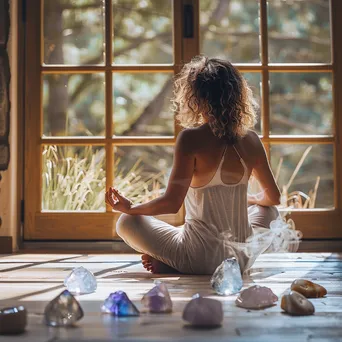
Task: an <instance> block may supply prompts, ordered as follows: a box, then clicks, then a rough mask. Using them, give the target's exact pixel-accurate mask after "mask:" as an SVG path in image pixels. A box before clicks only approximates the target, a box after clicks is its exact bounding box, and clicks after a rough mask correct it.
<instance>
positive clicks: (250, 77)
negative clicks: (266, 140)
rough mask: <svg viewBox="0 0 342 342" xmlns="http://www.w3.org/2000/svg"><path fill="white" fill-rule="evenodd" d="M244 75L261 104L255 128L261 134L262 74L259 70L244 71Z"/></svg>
mask: <svg viewBox="0 0 342 342" xmlns="http://www.w3.org/2000/svg"><path fill="white" fill-rule="evenodd" d="M243 76H244V77H245V79H246V80H247V83H248V85H249V87H250V88H251V90H252V91H253V95H254V98H255V100H256V101H257V103H258V105H259V108H258V110H257V115H258V122H257V123H256V125H255V128H254V130H255V131H256V132H257V133H258V134H261V115H260V114H261V89H260V87H261V74H260V73H258V72H244V73H243Z"/></svg>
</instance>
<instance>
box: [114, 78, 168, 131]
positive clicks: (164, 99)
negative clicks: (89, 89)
mask: <svg viewBox="0 0 342 342" xmlns="http://www.w3.org/2000/svg"><path fill="white" fill-rule="evenodd" d="M172 77H173V74H171V73H150V74H145V73H135V74H122V73H115V74H114V76H113V85H114V87H113V92H114V94H113V99H114V116H113V122H114V134H115V135H124V136H127V135H131V136H132V135H135V136H136V135H154V136H156V135H164V136H165V135H173V134H174V114H173V111H172V106H171V102H170V99H171V96H172Z"/></svg>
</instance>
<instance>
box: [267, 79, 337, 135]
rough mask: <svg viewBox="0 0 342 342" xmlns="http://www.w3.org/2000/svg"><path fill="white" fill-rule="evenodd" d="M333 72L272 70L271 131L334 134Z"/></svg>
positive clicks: (292, 133)
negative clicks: (276, 71)
mask: <svg viewBox="0 0 342 342" xmlns="http://www.w3.org/2000/svg"><path fill="white" fill-rule="evenodd" d="M331 77H332V76H331V74H330V73H270V130H271V132H270V133H271V134H290V135H295V134H332V121H333V108H332V107H333V103H332V79H331Z"/></svg>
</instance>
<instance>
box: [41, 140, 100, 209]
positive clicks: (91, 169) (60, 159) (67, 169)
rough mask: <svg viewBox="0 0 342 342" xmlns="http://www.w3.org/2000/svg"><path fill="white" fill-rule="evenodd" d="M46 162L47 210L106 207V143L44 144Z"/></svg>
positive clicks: (45, 198) (43, 195)
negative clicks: (93, 144)
mask: <svg viewBox="0 0 342 342" xmlns="http://www.w3.org/2000/svg"><path fill="white" fill-rule="evenodd" d="M42 163H43V173H42V184H43V193H42V209H43V210H68V211H70V210H75V211H77V210H96V211H105V202H104V193H105V187H106V152H105V149H104V148H103V147H91V146H87V147H85V146H52V145H49V146H44V149H43V158H42Z"/></svg>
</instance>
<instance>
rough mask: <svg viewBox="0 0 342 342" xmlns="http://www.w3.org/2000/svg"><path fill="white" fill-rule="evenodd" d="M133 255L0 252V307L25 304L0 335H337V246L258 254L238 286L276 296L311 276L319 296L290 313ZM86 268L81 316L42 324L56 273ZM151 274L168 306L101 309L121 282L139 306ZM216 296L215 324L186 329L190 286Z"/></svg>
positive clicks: (340, 326)
mask: <svg viewBox="0 0 342 342" xmlns="http://www.w3.org/2000/svg"><path fill="white" fill-rule="evenodd" d="M139 259H140V257H139V256H138V255H132V254H105V255H104V254H101V255H99V254H96V255H77V254H74V255H73V254H64V255H62V254H22V255H11V256H2V257H0V308H2V307H5V306H9V305H17V304H19V303H20V304H22V305H24V306H25V307H26V308H27V310H28V312H29V324H28V327H27V332H26V333H25V334H24V335H20V336H0V341H6V342H11V341H13V342H14V341H29V342H30V341H32V342H43V341H44V342H47V341H49V342H52V341H53V342H58V341H73V342H76V341H89V342H90V341H91V342H97V341H145V342H151V341H203V342H204V341H208V342H209V341H260V342H261V341H262V342H267V341H272V342H273V341H274V342H277V341H291V342H293V341H312V342H317V341H331V342H332V341H334V342H335V341H342V254H332V253H319V254H317V253H316V254H308V253H305V254H304V253H302V254H268V255H263V256H261V257H260V258H259V259H258V260H257V262H256V263H255V265H254V267H253V268H252V270H251V272H250V275H249V276H248V277H246V278H245V279H244V287H248V286H251V285H253V284H259V285H264V286H268V287H270V288H271V289H272V290H273V291H274V292H275V294H277V295H278V296H279V297H281V295H282V294H283V293H284V292H285V291H286V290H287V289H288V288H289V285H290V284H291V282H292V281H293V280H294V279H295V278H306V279H309V280H313V281H315V282H318V283H319V284H321V285H323V286H325V287H326V288H327V290H328V295H327V297H326V298H320V299H313V300H312V302H313V303H314V305H315V308H316V313H315V315H314V316H307V317H290V316H287V315H285V314H283V313H281V309H280V302H278V303H277V305H276V306H274V307H272V308H269V309H266V310H261V311H248V310H245V309H241V308H238V307H236V306H235V304H234V301H235V298H236V296H228V297H218V296H215V295H214V294H213V292H212V290H211V288H210V286H209V277H207V276H179V275H165V276H156V275H152V274H149V273H147V272H145V271H144V269H143V268H142V266H141V265H140V263H139ZM80 265H82V266H84V267H86V268H88V269H89V270H91V271H92V272H93V273H94V274H95V275H96V276H97V279H98V289H97V291H96V292H95V293H93V294H89V295H83V296H79V297H78V299H79V301H80V303H81V305H82V307H83V309H84V311H85V317H84V318H83V319H82V320H81V321H80V322H79V323H78V325H77V327H76V328H71V329H70V328H69V329H64V328H59V329H58V328H51V327H47V326H45V325H44V324H42V319H43V315H42V313H43V311H44V307H45V305H46V304H47V303H48V301H50V300H51V299H52V298H54V297H55V296H56V295H58V294H59V293H60V292H61V291H62V289H63V280H64V278H65V277H66V276H67V275H68V274H69V273H70V271H71V270H72V269H73V268H74V267H76V266H80ZM155 279H161V280H163V281H164V282H165V283H166V284H167V285H168V287H169V291H170V294H171V297H172V299H173V302H174V312H173V313H172V314H168V315H151V314H147V313H143V314H142V315H141V316H140V317H137V318H121V319H116V318H114V317H111V316H108V315H102V314H101V312H100V307H101V304H102V302H103V300H104V299H105V298H106V297H107V296H108V294H109V293H111V292H114V291H116V290H124V291H126V292H127V294H128V295H129V297H130V298H131V299H132V300H133V301H134V302H135V304H136V305H137V306H138V307H139V308H141V305H140V299H141V297H142V295H143V294H144V293H145V292H146V291H148V290H149V289H150V288H152V287H153V281H154V280H155ZM197 292H198V293H200V294H202V295H204V296H212V297H213V298H217V299H219V300H221V301H222V302H223V306H224V312H225V318H224V324H223V325H222V327H221V328H218V329H215V330H194V329H191V328H189V327H187V326H186V325H184V322H183V321H182V310H183V308H184V306H185V304H186V303H187V302H188V301H189V300H190V299H191V297H192V295H193V294H195V293H197Z"/></svg>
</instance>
